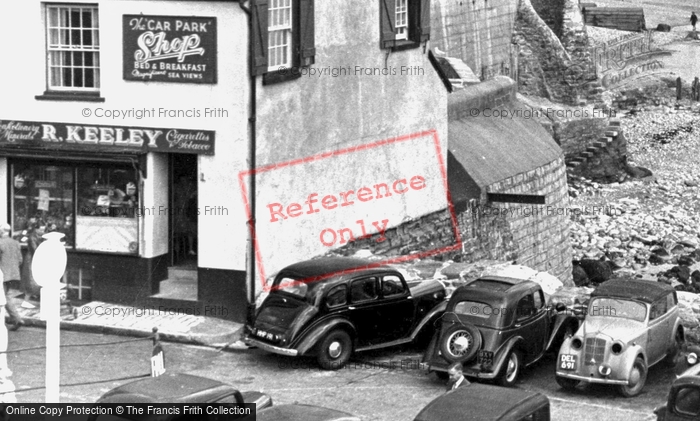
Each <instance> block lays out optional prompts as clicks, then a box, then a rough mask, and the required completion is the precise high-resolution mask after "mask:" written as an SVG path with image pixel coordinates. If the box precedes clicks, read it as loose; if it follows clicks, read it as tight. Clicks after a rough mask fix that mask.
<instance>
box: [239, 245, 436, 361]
mask: <svg viewBox="0 0 700 421" xmlns="http://www.w3.org/2000/svg"><path fill="white" fill-rule="evenodd" d="M444 310H445V289H444V287H443V286H442V284H441V283H440V282H438V281H434V280H428V281H422V282H419V283H417V284H415V285H410V286H409V284H407V283H406V281H405V279H404V277H403V276H402V275H401V273H400V272H399V271H398V270H397V269H395V268H393V267H391V266H388V265H380V264H378V263H377V262H373V261H370V260H365V259H354V258H342V257H326V258H320V259H314V260H308V261H305V262H300V263H296V264H293V265H291V266H288V267H286V268H284V269H282V270H281V271H280V272H279V274H278V275H277V276H276V277H275V280H274V281H273V284H272V286H271V290H270V294H269V295H268V296H267V297H266V298H265V301H263V303H262V305H261V306H260V308H259V309H258V311H257V314H256V317H255V321H254V323H253V325H252V326H250V325H246V327H245V335H244V341H245V342H247V343H248V344H249V345H252V346H256V347H258V348H261V349H263V350H266V351H269V352H273V353H277V354H281V355H288V356H301V355H316V357H317V359H318V363H319V365H320V366H321V367H323V368H324V369H338V368H341V367H342V366H343V365H345V363H347V361H348V359H349V358H350V356H351V355H352V353H353V352H354V351H365V350H370V349H376V348H383V347H388V346H393V345H399V344H403V343H407V342H411V341H413V340H414V339H416V337H417V335H418V334H419V333H421V332H422V331H423V330H424V329H431V328H432V327H433V325H434V322H435V321H436V320H437V319H438V318H439V317H440V316H441V315H442V312H443V311H444Z"/></svg>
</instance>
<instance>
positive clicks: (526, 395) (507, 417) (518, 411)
mask: <svg viewBox="0 0 700 421" xmlns="http://www.w3.org/2000/svg"><path fill="white" fill-rule="evenodd" d="M549 420H550V407H549V399H548V398H547V397H546V396H544V395H543V394H541V393H537V392H529V391H525V390H520V389H516V388H512V389H510V388H504V387H496V386H489V385H485V384H478V383H472V384H470V385H469V386H462V387H460V388H458V389H455V390H452V391H450V392H447V393H445V394H444V395H442V396H440V397H438V398H436V399H435V400H433V401H432V402H430V403H429V404H428V405H427V406H426V407H425V408H423V410H422V411H421V412H420V413H418V415H417V416H416V418H415V419H414V420H413V421H549Z"/></svg>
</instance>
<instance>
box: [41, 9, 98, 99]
mask: <svg viewBox="0 0 700 421" xmlns="http://www.w3.org/2000/svg"><path fill="white" fill-rule="evenodd" d="M46 35H47V43H46V45H47V68H48V88H49V91H82V92H86V91H87V92H96V91H98V89H99V87H100V38H99V24H98V15H97V6H91V5H82V4H81V5H47V6H46Z"/></svg>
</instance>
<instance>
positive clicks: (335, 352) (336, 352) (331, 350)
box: [328, 341, 343, 358]
mask: <svg viewBox="0 0 700 421" xmlns="http://www.w3.org/2000/svg"><path fill="white" fill-rule="evenodd" d="M342 352H343V346H342V345H341V344H340V342H338V341H335V342H331V344H330V346H329V347H328V355H330V356H331V358H338V357H339V356H340V354H341V353H342Z"/></svg>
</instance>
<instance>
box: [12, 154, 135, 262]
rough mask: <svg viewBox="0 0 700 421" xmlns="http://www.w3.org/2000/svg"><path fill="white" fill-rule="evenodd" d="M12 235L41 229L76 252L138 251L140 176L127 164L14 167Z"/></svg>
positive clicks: (21, 163) (22, 164)
mask: <svg viewBox="0 0 700 421" xmlns="http://www.w3.org/2000/svg"><path fill="white" fill-rule="evenodd" d="M12 179H13V189H12V193H13V194H12V204H13V209H12V214H13V216H12V220H13V230H14V231H15V233H17V234H19V233H21V232H22V231H23V230H31V229H33V228H35V227H39V226H45V227H46V231H59V232H61V233H63V234H65V236H66V237H65V243H66V246H68V247H72V248H75V249H80V250H90V251H111V252H122V253H136V252H138V216H139V214H138V212H137V210H138V206H139V203H138V189H137V186H138V173H137V171H136V170H135V169H134V168H133V167H131V166H129V165H119V164H99V165H98V164H95V165H68V164H53V163H51V164H48V163H47V164H37V163H36V161H34V162H24V161H18V162H14V163H13V164H12Z"/></svg>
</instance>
